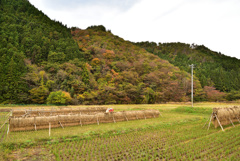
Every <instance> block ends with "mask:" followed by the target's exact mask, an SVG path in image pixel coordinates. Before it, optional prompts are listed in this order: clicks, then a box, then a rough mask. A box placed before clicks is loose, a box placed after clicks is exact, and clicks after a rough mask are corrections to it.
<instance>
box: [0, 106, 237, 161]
mask: <svg viewBox="0 0 240 161" xmlns="http://www.w3.org/2000/svg"><path fill="white" fill-rule="evenodd" d="M234 105H237V106H240V103H198V104H195V105H194V106H195V107H193V108H192V107H191V105H190V104H183V103H180V104H174V103H169V104H156V105H107V106H104V107H107V108H109V107H111V108H113V109H114V112H119V111H123V110H124V111H137V110H148V109H154V110H158V111H159V112H160V114H161V115H159V116H158V117H152V118H148V119H140V118H139V119H135V120H129V121H121V122H116V123H114V122H112V123H101V122H100V124H97V123H96V124H90V125H84V124H83V125H82V126H81V125H75V126H67V127H64V128H62V127H58V128H52V129H51V130H49V129H42V130H36V131H35V130H31V131H16V132H13V131H9V133H8V134H7V132H8V126H9V124H8V123H7V124H4V122H5V120H6V116H7V115H8V114H9V112H0V123H1V126H2V125H3V127H2V128H1V130H0V141H1V143H0V160H46V161H48V160H57V161H58V160H59V161H64V160H66V161H67V160H239V158H240V151H239V149H240V124H239V123H238V122H234V126H235V127H234V126H233V125H232V124H229V125H224V126H223V128H224V132H223V131H222V130H221V128H220V127H217V128H215V127H214V125H213V124H212V123H211V124H210V125H211V126H210V127H209V130H208V129H207V128H208V123H209V122H208V120H209V118H210V116H211V114H212V109H213V108H214V107H230V106H234ZM86 107H90V106H77V107H74V106H73V107H71V108H72V109H74V108H76V109H77V108H86ZM0 108H1V109H10V108H11V109H29V108H31V109H37V108H38V107H37V106H36V107H35V106H31V107H28V106H27V107H26V106H12V107H0ZM41 108H43V107H41ZM44 108H45V107H44ZM50 108H53V107H46V109H50ZM54 108H59V107H54ZM3 111H4V110H3ZM206 123H207V124H206ZM205 124H206V126H205V127H204V128H203V126H204V125H205Z"/></svg>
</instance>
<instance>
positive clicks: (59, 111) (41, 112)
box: [12, 107, 107, 117]
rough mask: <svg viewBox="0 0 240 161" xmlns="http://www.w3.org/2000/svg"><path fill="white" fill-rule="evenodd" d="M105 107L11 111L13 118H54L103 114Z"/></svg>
mask: <svg viewBox="0 0 240 161" xmlns="http://www.w3.org/2000/svg"><path fill="white" fill-rule="evenodd" d="M106 110H107V107H85V108H82V107H79V108H61V109H34V110H32V109H25V110H16V109H15V110H13V111H12V116H13V117H26V116H31V117H34V116H56V115H67V114H96V113H99V112H105V111H106Z"/></svg>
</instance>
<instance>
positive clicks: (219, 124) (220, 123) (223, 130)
mask: <svg viewBox="0 0 240 161" xmlns="http://www.w3.org/2000/svg"><path fill="white" fill-rule="evenodd" d="M215 117H216V118H217V121H218V124H219V125H220V127H221V128H222V131H224V130H223V127H222V125H221V123H220V121H219V120H218V117H217V115H216V114H215Z"/></svg>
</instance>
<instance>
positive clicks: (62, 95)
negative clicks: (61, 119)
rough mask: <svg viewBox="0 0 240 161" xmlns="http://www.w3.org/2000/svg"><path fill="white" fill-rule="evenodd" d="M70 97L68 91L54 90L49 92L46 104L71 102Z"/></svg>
mask: <svg viewBox="0 0 240 161" xmlns="http://www.w3.org/2000/svg"><path fill="white" fill-rule="evenodd" d="M71 100H72V98H71V96H70V94H69V93H68V92H65V91H56V92H51V93H50V95H49V96H48V98H47V103H48V104H57V105H67V104H69V103H70V102H71Z"/></svg>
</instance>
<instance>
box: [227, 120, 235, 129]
mask: <svg viewBox="0 0 240 161" xmlns="http://www.w3.org/2000/svg"><path fill="white" fill-rule="evenodd" d="M228 119H229V120H230V122H231V123H232V125H233V127H235V125H234V124H233V122H232V120H231V119H230V118H228Z"/></svg>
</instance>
